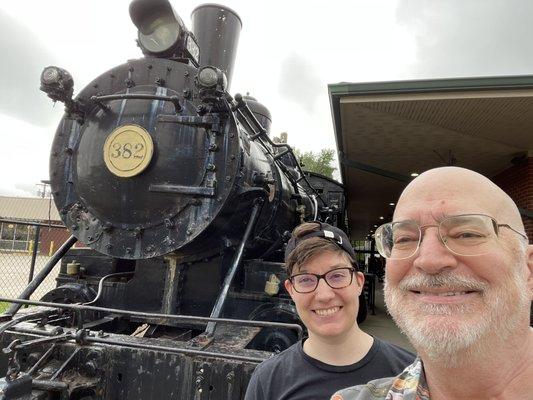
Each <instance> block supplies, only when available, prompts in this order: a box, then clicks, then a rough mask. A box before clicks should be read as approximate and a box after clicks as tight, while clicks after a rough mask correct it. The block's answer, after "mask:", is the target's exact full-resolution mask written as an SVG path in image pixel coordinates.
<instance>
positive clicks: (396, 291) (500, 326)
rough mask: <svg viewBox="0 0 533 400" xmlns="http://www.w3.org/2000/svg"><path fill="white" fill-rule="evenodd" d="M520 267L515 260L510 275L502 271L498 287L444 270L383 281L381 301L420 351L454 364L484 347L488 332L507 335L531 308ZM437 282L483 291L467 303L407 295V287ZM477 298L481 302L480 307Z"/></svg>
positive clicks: (417, 286) (448, 365) (451, 364)
mask: <svg viewBox="0 0 533 400" xmlns="http://www.w3.org/2000/svg"><path fill="white" fill-rule="evenodd" d="M519 271H520V268H519V266H518V265H516V266H515V268H513V269H512V276H505V275H503V274H502V276H501V279H502V281H504V280H505V281H506V282H507V284H505V285H502V286H500V287H498V288H491V287H489V285H487V284H486V283H485V282H482V281H479V280H476V279H473V278H470V277H463V276H457V275H454V274H453V273H450V272H448V271H445V272H442V273H440V274H437V275H427V274H418V275H413V276H408V277H406V278H404V279H402V281H401V282H400V283H399V284H398V286H397V287H391V286H390V285H389V284H388V283H387V280H386V282H385V303H386V305H387V309H388V310H389V313H390V314H391V315H392V317H393V319H394V321H395V322H396V324H397V325H398V326H399V327H400V329H401V330H402V331H403V332H404V333H405V334H406V335H407V336H408V337H409V339H410V340H411V342H412V343H413V345H414V347H415V348H416V349H417V350H418V351H419V352H423V353H424V354H425V355H427V356H428V357H429V358H431V359H433V360H435V361H438V362H439V363H440V364H441V365H442V366H445V367H455V366H458V365H460V364H462V363H465V362H468V361H474V359H475V358H476V355H478V354H480V353H481V352H482V351H483V350H484V347H485V346H484V344H488V343H487V342H488V341H487V340H486V339H485V338H487V337H490V336H489V335H492V337H494V335H497V337H498V339H499V340H505V339H507V338H508V337H509V336H510V335H511V334H512V332H513V331H514V330H515V329H516V328H517V326H518V325H519V323H520V318H521V315H522V313H523V310H524V309H525V308H527V309H528V310H529V303H530V300H529V298H528V290H527V284H526V282H525V280H524V279H523V278H522V277H520V275H519ZM441 286H444V287H449V288H457V289H461V288H462V289H463V290H465V289H466V290H476V291H479V292H480V294H481V296H480V299H479V300H478V301H475V302H473V303H468V304H428V303H422V302H417V301H416V300H412V299H409V300H408V299H407V298H406V297H407V295H408V294H410V293H409V288H413V289H414V288H420V287H425V288H431V287H441ZM415 290H416V289H415ZM479 301H481V302H482V304H483V309H481V310H480V309H479ZM476 306H477V307H476ZM447 316H450V317H451V318H446V317H447ZM453 316H455V318H454V317H453ZM461 316H463V317H461ZM472 317H473V318H472Z"/></svg>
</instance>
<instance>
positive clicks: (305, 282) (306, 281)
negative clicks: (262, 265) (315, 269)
mask: <svg viewBox="0 0 533 400" xmlns="http://www.w3.org/2000/svg"><path fill="white" fill-rule="evenodd" d="M354 272H355V269H353V268H348V267H346V268H335V269H332V270H331V271H328V272H326V273H325V274H322V275H319V274H296V275H293V276H291V277H290V278H289V281H290V282H291V283H292V287H293V288H294V290H296V291H297V292H298V293H311V292H313V291H315V290H316V288H317V287H318V281H319V280H320V279H322V278H323V279H324V281H326V283H327V284H328V286H329V287H331V288H332V289H342V288H345V287H347V286H350V285H351V284H352V280H353V274H354Z"/></svg>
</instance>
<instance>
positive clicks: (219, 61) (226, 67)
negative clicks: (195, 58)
mask: <svg viewBox="0 0 533 400" xmlns="http://www.w3.org/2000/svg"><path fill="white" fill-rule="evenodd" d="M191 19H192V29H191V30H192V32H193V34H194V37H195V38H196V40H197V43H198V45H199V46H200V49H201V52H200V58H199V64H200V65H201V66H207V65H209V66H214V67H216V68H218V69H220V70H221V71H222V72H223V73H224V75H225V76H226V78H227V85H226V90H229V87H230V85H231V76H232V74H233V65H234V64H235V56H236V55H237V44H238V42H239V35H240V33H241V27H242V22H241V18H240V17H239V15H238V14H237V13H236V12H235V11H233V10H232V9H230V8H228V7H226V6H222V5H219V4H203V5H201V6H198V7H196V8H195V9H194V10H193V12H192V14H191Z"/></svg>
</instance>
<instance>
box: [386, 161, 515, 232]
mask: <svg viewBox="0 0 533 400" xmlns="http://www.w3.org/2000/svg"><path fill="white" fill-rule="evenodd" d="M468 213H480V214H486V215H490V216H492V217H494V218H496V219H500V218H501V219H502V220H505V223H514V224H518V225H517V226H520V225H521V224H522V222H521V219H520V214H519V213H518V209H517V208H516V204H514V202H513V201H512V200H511V198H510V197H509V196H508V195H507V194H505V192H503V190H501V189H500V188H499V187H498V186H496V185H495V184H494V183H493V182H491V181H490V180H489V179H488V178H486V177H484V176H483V175H480V174H478V173H477V172H474V171H470V170H467V169H464V168H457V167H444V168H436V169H433V170H429V171H426V172H424V173H423V174H421V175H420V176H418V177H417V178H416V179H414V180H413V181H412V182H411V183H410V184H409V185H407V187H406V188H405V189H404V191H403V192H402V194H401V196H400V199H399V200H398V203H397V206H396V209H395V211H394V220H399V219H417V220H422V219H424V218H426V219H427V218H429V217H433V219H434V220H438V219H442V218H443V217H445V216H446V215H458V214H468Z"/></svg>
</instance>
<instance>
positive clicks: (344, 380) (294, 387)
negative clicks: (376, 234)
mask: <svg viewBox="0 0 533 400" xmlns="http://www.w3.org/2000/svg"><path fill="white" fill-rule="evenodd" d="M285 264H286V268H287V275H288V276H289V279H287V280H286V281H285V288H286V289H287V292H288V293H289V295H290V296H291V298H292V299H293V301H294V303H295V305H296V310H297V312H298V315H299V317H300V319H301V321H302V323H303V324H304V325H305V326H306V328H307V331H308V334H309V337H308V338H307V339H305V340H303V341H301V342H298V343H296V344H294V345H293V346H291V347H289V348H288V349H287V350H285V351H283V352H282V353H280V354H278V355H276V356H274V357H272V358H270V359H268V360H266V361H264V362H263V363H261V364H260V365H259V366H258V367H257V368H256V370H255V371H254V374H253V375H252V379H251V381H250V384H249V386H248V390H247V392H246V397H245V400H299V399H302V400H303V399H306V400H308V399H327V398H329V397H330V396H331V395H332V394H333V393H334V392H335V391H336V390H339V389H341V388H343V387H347V386H349V385H353V384H354V382H360V383H364V382H367V381H368V380H370V379H376V378H381V377H386V376H393V375H396V374H398V373H400V372H401V371H402V370H403V369H404V368H405V366H407V365H409V364H410V363H411V362H412V361H413V360H414V358H415V357H414V355H413V354H411V353H409V352H408V351H406V350H404V349H402V348H400V347H397V346H394V345H392V344H389V343H386V342H383V341H381V340H379V339H377V338H374V337H372V336H370V335H368V334H366V333H365V332H363V331H362V330H361V329H360V328H359V327H358V326H357V321H356V318H357V311H358V309H359V295H360V294H361V292H362V290H363V284H364V275H363V274H362V273H361V272H359V271H358V270H357V264H356V262H355V253H354V251H353V248H352V246H351V244H350V241H349V240H348V238H347V237H346V235H345V234H344V232H342V231H341V230H340V229H338V228H335V227H333V226H330V225H328V224H325V223H320V222H310V223H304V224H302V225H300V226H298V227H296V229H295V230H294V232H293V234H292V238H291V239H290V241H289V243H288V244H287V249H286V252H285Z"/></svg>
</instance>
